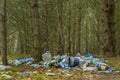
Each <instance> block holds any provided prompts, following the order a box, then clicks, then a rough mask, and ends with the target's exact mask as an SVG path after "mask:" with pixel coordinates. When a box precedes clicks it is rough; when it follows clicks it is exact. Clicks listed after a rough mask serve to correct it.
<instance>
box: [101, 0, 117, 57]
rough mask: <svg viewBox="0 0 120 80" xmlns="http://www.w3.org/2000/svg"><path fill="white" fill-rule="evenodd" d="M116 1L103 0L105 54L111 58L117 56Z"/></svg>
mask: <svg viewBox="0 0 120 80" xmlns="http://www.w3.org/2000/svg"><path fill="white" fill-rule="evenodd" d="M114 2H115V1H114V0H102V12H103V23H104V28H105V40H106V42H105V45H104V48H103V50H104V53H105V54H106V55H109V56H114V55H115V42H116V41H115V30H114V16H115V4H114Z"/></svg>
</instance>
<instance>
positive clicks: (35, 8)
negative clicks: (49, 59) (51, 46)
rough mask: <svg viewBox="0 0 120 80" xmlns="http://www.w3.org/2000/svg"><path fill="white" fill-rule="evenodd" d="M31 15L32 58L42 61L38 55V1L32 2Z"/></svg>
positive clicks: (39, 50)
mask: <svg viewBox="0 0 120 80" xmlns="http://www.w3.org/2000/svg"><path fill="white" fill-rule="evenodd" d="M32 14H33V26H34V29H33V33H34V35H33V36H34V57H35V59H36V61H39V60H41V59H42V55H41V54H40V52H41V48H40V46H41V45H40V33H39V30H40V27H39V12H38V0H32Z"/></svg>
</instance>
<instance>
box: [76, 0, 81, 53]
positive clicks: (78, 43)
mask: <svg viewBox="0 0 120 80" xmlns="http://www.w3.org/2000/svg"><path fill="white" fill-rule="evenodd" d="M80 9H81V7H80V0H79V3H78V33H77V37H78V42H77V51H78V52H80V43H81V41H80V40H81V14H80Z"/></svg>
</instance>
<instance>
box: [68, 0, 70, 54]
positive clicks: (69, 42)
mask: <svg viewBox="0 0 120 80" xmlns="http://www.w3.org/2000/svg"><path fill="white" fill-rule="evenodd" d="M70 36H71V1H69V26H68V45H69V46H68V53H69V54H71V37H70Z"/></svg>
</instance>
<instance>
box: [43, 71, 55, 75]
mask: <svg viewBox="0 0 120 80" xmlns="http://www.w3.org/2000/svg"><path fill="white" fill-rule="evenodd" d="M45 74H46V75H47V76H54V75H55V73H50V72H46V73H45Z"/></svg>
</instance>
